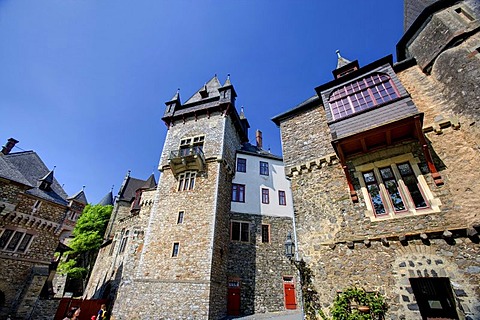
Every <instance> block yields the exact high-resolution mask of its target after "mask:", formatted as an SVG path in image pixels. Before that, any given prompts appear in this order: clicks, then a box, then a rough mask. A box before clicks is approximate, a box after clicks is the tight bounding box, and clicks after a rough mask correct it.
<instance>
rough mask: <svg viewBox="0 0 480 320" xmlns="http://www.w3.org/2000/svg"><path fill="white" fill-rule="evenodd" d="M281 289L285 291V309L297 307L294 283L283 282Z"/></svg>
mask: <svg viewBox="0 0 480 320" xmlns="http://www.w3.org/2000/svg"><path fill="white" fill-rule="evenodd" d="M283 291H284V293H285V308H286V309H287V310H295V309H297V301H296V297H295V284H293V283H288V282H284V283H283Z"/></svg>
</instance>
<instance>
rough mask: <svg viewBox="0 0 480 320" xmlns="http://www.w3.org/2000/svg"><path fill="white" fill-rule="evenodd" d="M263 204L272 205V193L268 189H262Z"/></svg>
mask: <svg viewBox="0 0 480 320" xmlns="http://www.w3.org/2000/svg"><path fill="white" fill-rule="evenodd" d="M262 203H264V204H269V203H270V193H269V190H268V189H266V188H262Z"/></svg>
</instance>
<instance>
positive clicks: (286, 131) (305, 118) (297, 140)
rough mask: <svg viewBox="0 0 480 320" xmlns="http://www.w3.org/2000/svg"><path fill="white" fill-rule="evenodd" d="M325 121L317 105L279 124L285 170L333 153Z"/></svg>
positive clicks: (323, 114) (323, 111) (322, 112)
mask: <svg viewBox="0 0 480 320" xmlns="http://www.w3.org/2000/svg"><path fill="white" fill-rule="evenodd" d="M326 119H327V118H326V115H325V109H324V108H323V106H322V105H319V106H317V107H313V108H311V109H308V110H306V111H304V112H302V113H300V114H297V115H294V116H292V117H291V118H290V119H288V120H286V121H284V122H282V123H281V124H280V131H281V137H282V147H283V162H284V164H285V169H288V167H290V166H292V165H296V164H299V163H306V162H307V161H308V160H313V159H316V158H319V157H321V156H325V155H327V154H331V153H333V152H334V151H333V147H332V144H331V142H330V135H329V132H330V129H329V128H328V125H327V121H326Z"/></svg>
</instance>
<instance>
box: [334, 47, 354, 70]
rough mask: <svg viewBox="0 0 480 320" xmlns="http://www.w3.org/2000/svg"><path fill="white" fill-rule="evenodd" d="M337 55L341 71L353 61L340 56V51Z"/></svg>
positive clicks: (338, 66)
mask: <svg viewBox="0 0 480 320" xmlns="http://www.w3.org/2000/svg"><path fill="white" fill-rule="evenodd" d="M335 53H336V54H337V69H340V68H341V67H345V66H346V65H347V64H349V63H352V61H350V60H348V59H346V58H344V57H342V56H341V55H340V50H337V51H335Z"/></svg>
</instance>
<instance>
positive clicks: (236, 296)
mask: <svg viewBox="0 0 480 320" xmlns="http://www.w3.org/2000/svg"><path fill="white" fill-rule="evenodd" d="M227 314H228V315H229V316H239V315H240V288H239V287H229V288H228V300H227Z"/></svg>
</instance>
